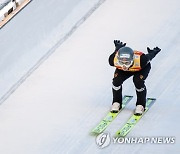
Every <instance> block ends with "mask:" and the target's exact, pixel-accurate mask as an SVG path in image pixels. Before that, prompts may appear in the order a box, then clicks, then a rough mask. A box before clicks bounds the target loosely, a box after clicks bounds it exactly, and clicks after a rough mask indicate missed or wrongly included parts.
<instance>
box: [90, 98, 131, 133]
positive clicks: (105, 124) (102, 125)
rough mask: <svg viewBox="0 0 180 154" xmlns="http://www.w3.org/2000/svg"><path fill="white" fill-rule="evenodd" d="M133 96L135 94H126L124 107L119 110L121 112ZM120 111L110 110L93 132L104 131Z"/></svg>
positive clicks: (123, 102) (123, 101)
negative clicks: (113, 111) (112, 111)
mask: <svg viewBox="0 0 180 154" xmlns="http://www.w3.org/2000/svg"><path fill="white" fill-rule="evenodd" d="M132 98H133V96H128V95H125V96H124V97H123V100H122V108H121V110H120V111H119V112H121V111H122V110H123V109H124V107H125V106H126V105H127V103H128V102H129V101H130V100H131V99H132ZM119 112H118V113H111V112H110V111H109V112H108V114H107V115H106V117H105V118H104V119H103V120H101V121H100V123H99V124H98V125H97V126H96V127H95V128H94V129H93V130H92V131H91V133H92V134H96V135H98V134H100V133H102V132H103V131H104V130H105V129H106V128H107V127H108V126H109V124H110V123H111V122H112V121H113V120H114V119H115V118H116V117H117V115H118V114H119Z"/></svg>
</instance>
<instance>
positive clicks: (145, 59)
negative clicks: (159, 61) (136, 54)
mask: <svg viewBox="0 0 180 154" xmlns="http://www.w3.org/2000/svg"><path fill="white" fill-rule="evenodd" d="M147 55H148V54H142V55H141V57H140V65H141V68H144V67H145V66H146V65H147V64H148V63H150V59H149V56H147Z"/></svg>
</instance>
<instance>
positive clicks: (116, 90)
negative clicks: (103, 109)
mask: <svg viewBox="0 0 180 154" xmlns="http://www.w3.org/2000/svg"><path fill="white" fill-rule="evenodd" d="M154 49H155V48H154ZM158 49H159V48H158ZM159 50H160V49H159ZM136 52H137V53H140V54H139V63H140V66H139V69H138V70H136V71H134V70H132V69H131V67H132V66H131V67H130V68H129V69H128V70H127V71H123V70H122V69H120V68H118V67H116V66H115V63H114V59H115V55H116V53H117V51H115V52H113V53H112V54H111V55H110V57H109V64H110V65H111V66H114V67H116V70H115V73H114V78H113V83H112V84H113V85H112V92H113V102H112V103H114V102H118V103H120V105H122V84H123V82H124V81H125V80H126V79H128V78H129V77H131V76H133V82H134V85H135V87H136V94H137V102H136V105H142V106H143V107H144V108H145V106H146V93H147V90H146V86H145V80H146V78H147V77H148V74H149V72H150V69H151V64H150V61H151V60H152V59H153V58H154V57H155V55H156V54H157V53H158V52H156V51H153V50H151V52H149V51H148V52H149V53H148V54H144V53H142V52H138V51H136ZM132 65H134V64H132Z"/></svg>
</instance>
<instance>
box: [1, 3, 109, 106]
mask: <svg viewBox="0 0 180 154" xmlns="http://www.w3.org/2000/svg"><path fill="white" fill-rule="evenodd" d="M105 1H106V0H99V1H98V2H97V3H96V4H95V5H94V6H93V7H92V8H91V9H90V10H89V11H88V12H87V13H86V14H85V15H84V16H83V17H82V18H81V19H80V20H79V21H77V23H76V24H75V25H74V26H73V27H72V28H71V30H70V31H69V32H68V33H67V34H66V35H65V36H64V37H63V38H61V39H60V40H59V41H58V42H57V43H56V44H55V45H54V46H53V47H52V48H51V49H50V50H49V51H48V52H47V53H46V54H45V55H44V56H42V58H40V59H39V61H37V63H36V64H35V65H34V66H33V67H32V68H30V69H29V71H27V73H26V74H25V75H23V76H22V77H21V78H20V79H19V80H18V81H17V82H16V83H15V84H14V85H13V86H12V87H11V88H10V89H9V90H8V91H7V92H6V93H5V94H4V95H3V96H2V97H1V98H0V105H1V104H2V103H3V102H4V101H5V100H6V99H7V98H8V97H9V96H10V95H11V94H12V93H14V92H15V91H16V89H17V88H18V87H19V86H20V85H21V84H22V83H23V82H24V81H25V80H26V79H27V78H28V77H29V76H30V75H31V74H32V73H33V72H34V71H35V70H36V69H37V68H38V67H39V66H40V65H41V64H42V63H43V62H44V61H45V60H47V59H48V57H49V56H50V55H52V54H53V53H54V52H55V50H56V49H57V48H58V47H59V46H60V45H61V44H62V43H63V42H64V41H65V40H66V39H68V38H69V37H70V36H71V35H72V34H73V33H74V32H75V31H76V29H77V28H78V27H79V26H80V25H81V24H83V23H84V22H85V21H86V20H87V19H88V17H90V16H91V15H92V14H93V12H94V11H96V10H97V9H98V8H99V7H100V6H101V4H103V3H104V2H105Z"/></svg>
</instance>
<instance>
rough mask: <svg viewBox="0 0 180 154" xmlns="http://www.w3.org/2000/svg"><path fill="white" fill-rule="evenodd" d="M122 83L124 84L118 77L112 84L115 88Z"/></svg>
mask: <svg viewBox="0 0 180 154" xmlns="http://www.w3.org/2000/svg"><path fill="white" fill-rule="evenodd" d="M122 83H123V81H122V80H121V79H119V78H117V77H115V78H114V79H113V82H112V84H113V85H114V86H116V87H119V86H121V85H122Z"/></svg>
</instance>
